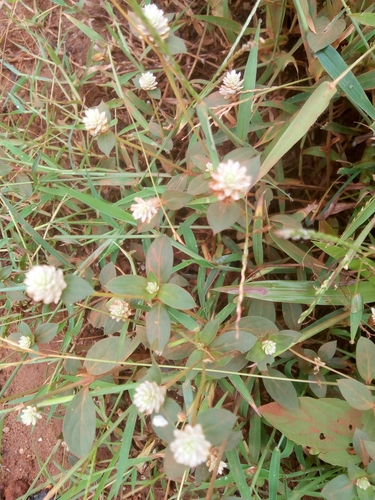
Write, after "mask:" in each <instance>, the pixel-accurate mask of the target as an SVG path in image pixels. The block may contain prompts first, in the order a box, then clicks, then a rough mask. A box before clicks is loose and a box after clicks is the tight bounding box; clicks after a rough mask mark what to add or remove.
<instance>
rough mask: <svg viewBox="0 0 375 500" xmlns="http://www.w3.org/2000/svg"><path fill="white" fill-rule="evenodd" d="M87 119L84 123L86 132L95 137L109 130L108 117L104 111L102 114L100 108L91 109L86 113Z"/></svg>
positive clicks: (85, 118)
mask: <svg viewBox="0 0 375 500" xmlns="http://www.w3.org/2000/svg"><path fill="white" fill-rule="evenodd" d="M85 115H86V116H85V117H84V118H82V122H83V124H84V125H85V127H86V130H88V131H89V132H90V134H91V135H92V136H93V137H96V136H97V135H100V134H105V133H106V132H107V131H108V129H109V124H108V120H107V116H106V114H105V112H104V111H102V112H100V111H99V109H98V108H90V109H87V110H86V111H85Z"/></svg>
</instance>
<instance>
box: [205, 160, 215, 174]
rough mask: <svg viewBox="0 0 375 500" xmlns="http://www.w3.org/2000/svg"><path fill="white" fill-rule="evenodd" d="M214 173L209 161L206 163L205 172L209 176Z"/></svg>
mask: <svg viewBox="0 0 375 500" xmlns="http://www.w3.org/2000/svg"><path fill="white" fill-rule="evenodd" d="M213 171H214V166H213V165H212V163H211V162H210V161H208V162H207V163H206V170H205V172H207V173H209V174H212V172H213Z"/></svg>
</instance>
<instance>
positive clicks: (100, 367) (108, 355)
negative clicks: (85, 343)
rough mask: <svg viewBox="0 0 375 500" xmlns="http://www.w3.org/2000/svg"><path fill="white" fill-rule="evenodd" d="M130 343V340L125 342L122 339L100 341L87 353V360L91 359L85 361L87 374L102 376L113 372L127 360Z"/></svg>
mask: <svg viewBox="0 0 375 500" xmlns="http://www.w3.org/2000/svg"><path fill="white" fill-rule="evenodd" d="M129 343H130V340H129V339H125V341H124V339H121V338H120V337H111V338H108V339H103V340H99V342H97V343H96V344H94V345H93V346H92V347H91V349H90V350H89V352H88V353H87V358H91V359H86V361H85V365H84V366H85V368H86V370H87V372H88V373H90V374H91V375H102V374H103V373H107V372H109V371H110V370H112V369H113V368H114V367H115V366H116V364H117V363H118V362H120V361H123V360H124V359H125V357H126V351H127V350H128V349H129ZM109 361H111V362H109Z"/></svg>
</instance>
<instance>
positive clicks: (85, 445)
mask: <svg viewBox="0 0 375 500" xmlns="http://www.w3.org/2000/svg"><path fill="white" fill-rule="evenodd" d="M95 411H96V410H95V404H94V402H93V400H92V398H91V396H90V393H89V391H88V389H87V388H85V389H82V390H81V391H80V392H79V393H78V394H76V395H75V396H74V398H73V399H72V400H71V402H70V403H69V406H68V408H67V409H66V414H65V417H64V422H63V434H64V440H65V442H66V444H67V446H68V447H69V450H70V451H71V452H72V453H73V454H74V455H76V456H77V457H80V458H81V457H83V456H85V455H86V454H87V453H89V451H90V450H91V448H92V444H93V442H94V439H95V427H96V416H95Z"/></svg>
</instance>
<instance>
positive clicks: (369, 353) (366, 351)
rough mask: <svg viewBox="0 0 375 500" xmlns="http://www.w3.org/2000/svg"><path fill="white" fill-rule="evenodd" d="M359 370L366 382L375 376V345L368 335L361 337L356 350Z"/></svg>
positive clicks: (368, 382)
mask: <svg viewBox="0 0 375 500" xmlns="http://www.w3.org/2000/svg"><path fill="white" fill-rule="evenodd" d="M356 362H357V370H358V371H359V374H360V375H361V377H362V378H363V379H364V380H365V382H366V384H370V382H371V380H373V379H374V378H375V345H374V343H373V342H371V340H369V339H367V338H366V337H361V338H360V339H359V340H358V343H357V351H356Z"/></svg>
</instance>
